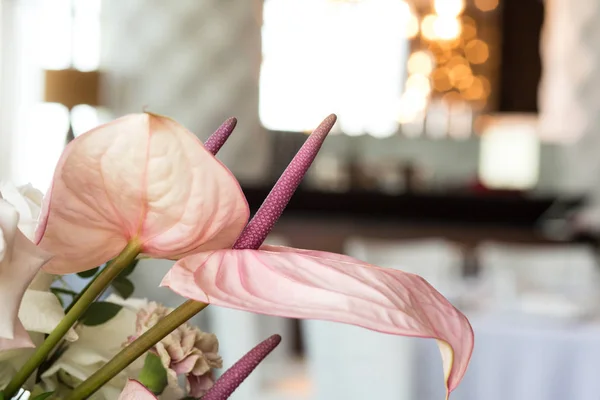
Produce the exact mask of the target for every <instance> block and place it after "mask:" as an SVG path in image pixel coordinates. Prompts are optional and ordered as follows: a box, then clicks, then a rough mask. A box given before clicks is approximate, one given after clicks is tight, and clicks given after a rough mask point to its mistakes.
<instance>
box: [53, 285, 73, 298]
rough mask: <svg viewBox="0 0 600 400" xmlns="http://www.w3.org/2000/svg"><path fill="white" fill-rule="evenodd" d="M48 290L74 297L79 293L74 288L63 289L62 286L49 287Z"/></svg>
mask: <svg viewBox="0 0 600 400" xmlns="http://www.w3.org/2000/svg"><path fill="white" fill-rule="evenodd" d="M50 290H51V291H52V293H54V294H66V295H69V296H73V297H75V296H77V295H78V294H79V293H77V292H76V291H74V290H69V289H63V288H58V287H53V288H50Z"/></svg>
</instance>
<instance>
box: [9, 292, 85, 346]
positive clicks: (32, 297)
mask: <svg viewBox="0 0 600 400" xmlns="http://www.w3.org/2000/svg"><path fill="white" fill-rule="evenodd" d="M64 316H65V311H64V310H63V308H62V306H61V305H60V302H59V301H58V298H57V297H56V296H55V295H54V294H53V293H51V292H42V291H39V290H31V289H30V290H27V291H25V295H24V296H23V300H22V301H21V308H20V309H19V319H20V320H21V323H22V324H23V326H24V327H25V329H26V330H27V331H29V332H40V333H50V332H52V331H53V330H54V328H56V326H57V325H58V324H59V323H60V321H61V320H62V319H63V317H64ZM65 339H66V340H68V341H69V342H73V341H75V340H77V333H76V332H75V330H74V329H70V330H69V331H68V332H67V335H66V336H65Z"/></svg>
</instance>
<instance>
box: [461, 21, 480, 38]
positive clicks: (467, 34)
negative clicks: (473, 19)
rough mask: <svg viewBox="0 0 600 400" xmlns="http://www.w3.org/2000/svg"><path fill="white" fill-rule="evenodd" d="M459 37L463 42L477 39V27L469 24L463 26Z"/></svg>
mask: <svg viewBox="0 0 600 400" xmlns="http://www.w3.org/2000/svg"><path fill="white" fill-rule="evenodd" d="M461 36H462V38H463V39H464V40H465V41H467V40H471V39H475V37H477V27H476V26H475V25H471V24H463V26H462V35H461Z"/></svg>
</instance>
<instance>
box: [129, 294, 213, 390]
mask: <svg viewBox="0 0 600 400" xmlns="http://www.w3.org/2000/svg"><path fill="white" fill-rule="evenodd" d="M171 311H172V309H169V308H167V307H165V306H163V305H160V304H158V303H155V302H150V303H149V304H148V306H146V307H144V308H142V309H141V310H139V311H138V314H137V322H136V334H135V336H132V337H130V338H129V341H130V342H131V341H133V340H135V339H136V338H137V337H138V336H140V335H141V334H143V333H144V332H146V331H147V330H148V329H150V328H151V327H153V326H154V325H156V323H157V322H158V321H159V320H161V319H162V318H164V317H166V316H167V314H169V312H171ZM150 351H154V352H155V353H156V354H158V356H159V357H160V360H161V362H162V364H163V367H165V369H166V370H167V378H168V379H169V385H171V386H176V385H177V375H184V376H185V377H186V379H187V387H186V389H187V392H188V395H189V396H191V397H196V398H197V397H200V396H202V395H203V394H204V393H206V391H207V390H208V389H210V388H211V387H212V385H213V373H212V370H213V369H214V368H221V367H222V366H223V360H222V359H221V356H219V353H218V352H219V341H218V340H217V337H216V336H215V335H214V334H212V333H205V332H202V331H201V330H200V329H198V328H197V327H194V326H191V325H190V324H188V323H185V324H183V325H180V326H179V327H178V328H177V329H175V330H174V331H173V332H171V333H169V334H168V335H167V336H166V337H165V338H163V339H162V340H161V341H160V342H159V343H157V344H156V345H155V346H154V347H153V348H152V349H151V350H150Z"/></svg>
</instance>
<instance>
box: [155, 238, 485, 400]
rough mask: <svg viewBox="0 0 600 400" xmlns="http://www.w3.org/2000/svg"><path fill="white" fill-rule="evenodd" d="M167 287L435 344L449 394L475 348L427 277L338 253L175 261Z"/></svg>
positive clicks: (274, 252) (265, 252) (222, 302)
mask: <svg viewBox="0 0 600 400" xmlns="http://www.w3.org/2000/svg"><path fill="white" fill-rule="evenodd" d="M162 285H163V286H168V287H170V288H171V289H173V290H174V291H175V292H177V293H179V294H181V295H183V296H185V297H188V298H191V299H194V300H197V301H202V302H207V303H211V304H214V305H217V306H223V307H229V308H235V309H239V310H244V311H250V312H256V313H261V314H268V315H275V316H281V317H289V318H307V319H322V320H329V321H335V322H342V323H347V324H352V325H357V326H361V327H364V328H368V329H371V330H375V331H379V332H383V333H389V334H395V335H402V336H416V337H423V338H434V339H437V341H438V344H439V347H440V351H441V353H442V361H443V364H444V371H445V378H446V385H447V388H448V391H449V392H450V391H452V390H453V389H454V388H456V386H457V385H458V383H459V382H460V380H461V379H462V377H463V375H464V374H465V371H466V369H467V366H468V363H469V360H470V358H471V353H472V350H473V331H472V329H471V325H470V324H469V321H468V320H467V318H466V317H465V316H464V315H463V314H462V313H460V312H459V311H458V310H457V309H456V308H454V307H453V306H452V304H450V303H449V302H448V301H447V300H446V299H445V298H444V297H443V296H442V295H441V294H440V293H438V292H437V291H436V290H435V289H434V288H433V287H432V286H431V285H429V284H428V283H427V282H426V281H425V280H424V279H423V278H421V277H419V276H417V275H414V274H410V273H406V272H403V271H399V270H395V269H387V268H380V267H377V266H373V265H370V264H367V263H364V262H361V261H358V260H355V259H352V258H351V257H347V256H341V255H339V254H332V253H326V252H320V251H308V250H298V249H292V248H285V247H273V246H265V247H263V248H262V249H261V250H217V251H214V252H207V253H202V254H196V255H193V256H189V257H186V258H184V259H182V260H180V261H178V262H177V263H176V264H175V266H174V267H173V269H172V270H171V271H170V272H169V273H168V275H167V277H165V280H164V281H163V283H162Z"/></svg>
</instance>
